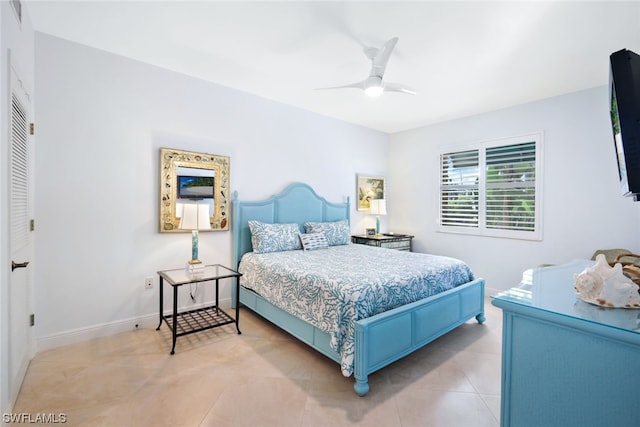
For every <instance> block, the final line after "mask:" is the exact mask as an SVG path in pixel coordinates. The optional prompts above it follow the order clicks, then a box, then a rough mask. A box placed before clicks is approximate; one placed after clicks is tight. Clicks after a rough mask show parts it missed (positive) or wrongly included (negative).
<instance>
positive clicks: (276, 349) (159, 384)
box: [13, 298, 502, 427]
mask: <svg viewBox="0 0 640 427" xmlns="http://www.w3.org/2000/svg"><path fill="white" fill-rule="evenodd" d="M485 310H486V316H487V321H486V323H485V324H484V325H479V324H477V322H476V321H475V320H472V321H469V322H467V323H466V324H464V325H462V326H460V327H459V328H457V329H455V330H454V331H451V332H450V333H448V334H447V335H445V336H444V337H441V338H440V339H438V340H436V341H434V342H433V343H431V344H429V345H428V346H426V347H425V348H423V349H421V350H419V351H417V352H415V353H413V354H412V355H410V356H408V357H406V358H405V359H403V360H401V361H398V362H396V363H394V364H392V365H390V366H388V367H386V368H384V369H382V370H381V371H378V372H376V373H374V374H373V375H371V376H370V377H369V380H370V385H371V391H370V392H369V394H368V395H367V396H365V397H358V396H357V395H356V394H355V393H354V391H353V378H344V377H343V376H342V375H341V373H340V369H339V366H338V365H337V364H336V363H334V362H333V361H331V360H329V359H327V358H325V357H324V356H321V355H320V354H318V353H316V352H314V351H313V350H311V349H310V348H309V347H307V346H306V345H304V344H302V343H300V342H298V341H297V340H295V339H294V338H292V337H291V336H289V335H288V334H286V333H284V332H282V331H281V330H280V329H278V328H276V327H274V326H272V325H270V324H269V323H267V322H266V321H264V320H263V319H261V318H259V317H257V316H256V315H255V314H253V313H252V312H250V311H248V310H247V309H242V311H241V313H240V326H241V330H242V335H237V334H236V332H235V327H234V326H233V325H227V326H224V327H221V328H217V329H212V330H209V331H204V332H201V333H198V334H194V335H189V336H185V337H179V338H178V342H177V346H176V354H175V355H173V356H170V355H169V350H170V339H171V335H170V331H169V329H168V328H167V327H166V326H164V325H163V327H162V328H161V330H160V331H156V330H155V329H140V330H135V331H131V332H126V333H122V334H118V335H114V336H111V337H106V338H99V339H95V340H92V341H89V342H84V343H80V344H74V345H69V346H65V347H60V348H56V349H52V350H48V351H45V352H42V353H39V354H37V355H36V357H35V358H34V359H33V361H32V362H31V364H30V366H29V370H28V372H27V376H26V378H25V380H24V384H23V386H22V390H21V392H20V395H19V397H18V401H17V403H16V406H15V408H14V411H13V412H14V413H30V414H33V415H34V416H35V415H36V414H48V413H56V414H59V413H62V414H64V416H65V417H66V421H67V422H66V424H65V425H68V426H83V427H84V426H136V427H140V426H154V427H157V426H172V427H173V426H189V427H190V426H203V427H204V426H222V427H224V426H251V427H262V426H278V427H283V426H298V427H304V426H332V427H333V426H348V425H358V426H376V427H379V426H384V427H394V426H402V427H409V426H421V427H426V426H439V427H440V426H455V427H464V426H490V427H497V426H498V425H499V413H500V352H501V350H500V345H501V330H502V325H501V324H502V321H501V319H502V314H501V311H500V310H499V309H497V308H496V307H494V306H492V305H491V303H490V301H489V299H488V298H487V301H486V304H485ZM33 425H37V424H33Z"/></svg>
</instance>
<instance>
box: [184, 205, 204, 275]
mask: <svg viewBox="0 0 640 427" xmlns="http://www.w3.org/2000/svg"><path fill="white" fill-rule="evenodd" d="M209 221H210V217H209V205H208V204H198V203H189V204H187V203H185V204H183V207H182V216H181V217H180V225H178V228H180V229H182V230H191V260H190V261H189V264H190V265H194V264H201V263H202V261H200V260H199V259H198V231H199V230H211V223H210V222H209Z"/></svg>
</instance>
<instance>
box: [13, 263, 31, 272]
mask: <svg viewBox="0 0 640 427" xmlns="http://www.w3.org/2000/svg"><path fill="white" fill-rule="evenodd" d="M27 265H29V261H25V262H15V261H11V271H13V270H15V269H16V268H26V267H27Z"/></svg>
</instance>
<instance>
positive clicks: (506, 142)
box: [439, 134, 542, 240]
mask: <svg viewBox="0 0 640 427" xmlns="http://www.w3.org/2000/svg"><path fill="white" fill-rule="evenodd" d="M541 143H542V135H541V134H533V135H524V136H519V137H513V138H505V139H500V140H496V141H489V142H484V143H480V144H475V145H474V146H469V147H465V148H464V149H462V150H460V151H447V152H442V153H441V154H440V227H439V229H440V231H446V232H457V233H466V234H477V235H484V236H495V237H510V238H516V239H528V240H540V239H541V236H542V232H541V227H540V217H541V208H540V207H541V200H542V189H541V185H540V182H541V179H540V176H541V175H540V170H541V157H542V156H541V152H542V147H541Z"/></svg>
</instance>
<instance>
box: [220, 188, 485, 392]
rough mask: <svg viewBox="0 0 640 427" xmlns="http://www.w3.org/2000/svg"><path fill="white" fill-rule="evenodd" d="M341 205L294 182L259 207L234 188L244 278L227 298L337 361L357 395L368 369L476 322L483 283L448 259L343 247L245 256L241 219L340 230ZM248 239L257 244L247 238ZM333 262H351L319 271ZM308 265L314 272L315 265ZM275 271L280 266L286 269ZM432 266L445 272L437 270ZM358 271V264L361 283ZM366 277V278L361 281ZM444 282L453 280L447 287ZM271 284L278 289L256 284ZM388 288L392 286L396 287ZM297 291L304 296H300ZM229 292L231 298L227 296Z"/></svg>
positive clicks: (237, 260)
mask: <svg viewBox="0 0 640 427" xmlns="http://www.w3.org/2000/svg"><path fill="white" fill-rule="evenodd" d="M350 209H351V207H350V203H349V200H347V202H346V203H331V202H328V201H327V200H325V199H324V198H322V197H320V196H318V195H317V194H316V192H315V191H314V190H313V189H312V188H311V187H310V186H308V185H307V184H303V183H293V184H291V185H289V186H288V187H287V188H285V189H284V190H283V191H282V192H281V193H279V194H276V195H274V196H272V197H270V198H268V199H266V200H261V201H240V200H238V194H237V192H235V193H234V194H233V200H232V210H233V221H232V234H233V265H234V266H235V267H237V268H238V269H239V270H241V272H242V273H243V277H242V278H241V280H240V285H239V286H240V289H239V298H240V301H235V298H234V301H233V305H234V307H236V306H238V305H244V306H245V307H247V308H248V309H250V310H252V311H254V312H255V313H257V314H258V315H260V316H262V317H263V318H265V319H267V320H269V321H270V322H272V323H273V324H275V325H277V326H279V327H280V328H282V329H284V330H285V331H287V332H289V333H290V334H291V335H293V336H295V337H296V338H298V339H299V340H301V341H303V342H305V343H306V344H308V345H309V346H311V347H313V348H314V349H315V350H317V351H319V352H320V353H322V354H324V355H325V356H327V357H329V358H331V359H332V360H334V361H336V362H337V363H339V364H340V366H341V370H342V374H343V375H345V376H349V375H351V374H352V373H353V376H354V378H355V384H354V390H355V392H356V393H357V394H358V395H360V396H364V395H366V394H367V393H368V392H369V390H370V386H369V383H368V376H369V375H370V374H371V373H373V372H375V371H377V370H379V369H381V368H383V367H385V366H387V365H389V364H391V363H393V362H394V361H396V360H398V359H400V358H402V357H404V356H406V355H408V354H410V353H411V352H413V351H415V350H417V349H418V348H420V347H422V346H424V345H426V344H428V343H429V342H431V341H433V340H435V339H436V338H438V337H440V336H442V335H444V334H445V333H447V332H449V331H450V330H452V329H454V328H456V327H457V326H459V325H461V324H463V323H465V322H466V321H468V320H470V319H472V318H473V317H475V318H476V320H477V321H478V322H479V323H483V322H484V321H485V316H484V280H483V279H481V278H473V274H472V273H471V272H470V270H468V267H467V266H466V264H464V263H462V262H460V261H459V260H455V259H453V258H447V257H436V256H430V255H426V254H418V253H411V252H400V251H395V250H392V249H384V248H373V247H367V246H364V245H355V244H344V245H342V244H339V243H343V242H337V243H338V244H336V245H333V244H331V245H329V247H328V248H323V250H315V251H307V250H297V249H296V250H289V251H285V250H283V251H278V250H273V251H271V250H269V251H267V252H266V253H260V254H256V253H255V252H261V251H262V249H264V248H260V250H258V248H257V249H256V251H254V248H253V244H252V231H251V228H250V223H251V227H256V226H257V225H256V224H260V225H261V226H264V227H271V226H272V225H273V227H280V226H284V224H289V226H285V227H289V228H291V227H293V228H295V229H296V230H297V231H299V232H300V233H304V232H305V224H306V225H307V227H308V226H309V224H315V225H318V226H321V225H324V224H329V225H332V226H333V225H334V224H338V225H340V226H343V227H344V225H343V224H344V223H345V222H346V224H347V226H348V224H349V221H350V212H351V210H350ZM291 224H295V226H294V225H291ZM321 229H322V228H321ZM324 230H327V228H325V229H324ZM254 233H256V229H255V228H254ZM328 239H329V243H335V242H332V241H331V237H330V236H329V235H328ZM254 243H256V245H259V244H260V243H258V242H257V241H256V240H254ZM325 243H326V242H325ZM325 249H326V250H325ZM245 255H246V256H245ZM360 256H366V257H374V258H375V257H378V261H374V265H375V264H378V265H379V267H380V268H379V270H380V271H386V272H387V273H386V274H387V276H388V277H384V276H379V275H378V273H374V272H372V270H371V268H372V267H362V266H361V265H360V262H359V261H357V260H359V257H360ZM243 257H244V258H243ZM340 259H342V260H349V261H350V264H347V265H346V266H345V265H342V266H340V267H338V266H337V265H336V267H335V268H334V267H328V266H333V265H334V262H338V261H336V260H340ZM241 261H242V262H241ZM304 262H309V263H310V265H307V264H303V263H304ZM314 264H315V265H316V266H320V268H318V269H315V268H314V267H313V265H314ZM421 264H424V266H422V265H421ZM284 265H287V268H288V270H286V271H285V272H283V269H284V268H285V267H284ZM440 265H447V268H446V269H442V268H439V266H440ZM362 268H367V272H368V274H367V275H366V277H365V274H364V272H363V271H362ZM414 270H415V271H414ZM422 270H424V271H422ZM269 271H271V273H269ZM410 271H411V272H412V273H415V275H416V277H419V278H420V280H426V281H428V282H429V287H428V288H427V287H425V286H424V285H422V286H420V285H419V283H418V281H417V279H415V280H416V281H415V283H414V286H408V284H411V283H413V281H414V279H413V278H412V277H413V276H409V272H410ZM274 272H275V273H278V272H279V276H276V277H272V276H270V275H269V274H273V273H274ZM434 272H435V273H434ZM423 273H424V274H423ZM427 273H429V274H430V275H429V276H428V278H427V276H426V274H427ZM431 273H434V274H431ZM423 276H424V277H423ZM370 279H371V280H372V282H371V281H370V282H367V283H365V281H367V280H370ZM450 279H451V280H454V282H452V283H449V280H450ZM274 281H278V282H280V283H281V284H282V285H283V286H280V287H279V288H277V289H276V288H269V287H265V286H268V285H269V283H268V282H274ZM387 281H388V282H389V283H390V285H388V286H389V287H387V284H386V283H385V287H384V288H383V287H381V286H379V285H380V283H382V282H387ZM394 281H395V282H394ZM455 281H457V282H455ZM302 282H310V283H311V284H312V288H311V289H313V292H310V291H309V288H303V287H302ZM393 283H396V285H397V286H396V287H395V288H394V287H393ZM338 284H339V285H340V286H338ZM400 284H402V286H400ZM401 287H404V288H408V289H410V292H409V294H408V295H406V296H405V294H403V293H402V292H400V291H399V289H400V288H401ZM383 289H384V290H383ZM403 292H404V291H403ZM303 294H304V297H307V296H308V297H309V298H311V299H310V300H309V301H308V302H307V301H305V300H303V299H302V298H303ZM307 294H312V295H311V296H309V295H307ZM336 294H339V295H337V296H336ZM232 295H234V297H235V292H232ZM356 296H357V300H356ZM334 297H335V298H336V299H333V298H334ZM301 306H305V307H309V308H312V307H313V306H322V307H321V308H322V310H324V309H326V307H331V308H335V307H337V308H335V310H336V314H335V315H332V316H328V315H326V314H322V315H320V314H318V315H316V314H314V313H317V312H318V311H312V310H309V313H305V312H304V310H302V309H301ZM320 311H321V310H320ZM314 316H315V317H314ZM336 319H338V320H336Z"/></svg>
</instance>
